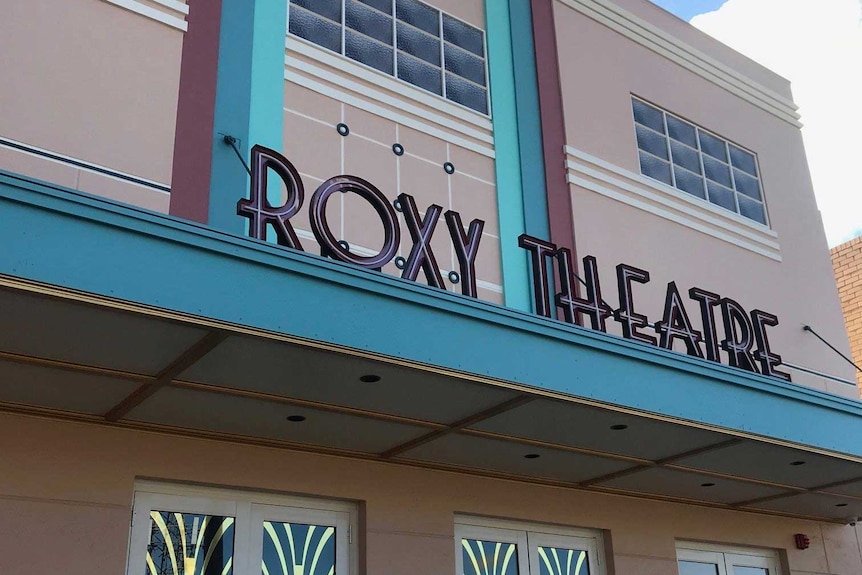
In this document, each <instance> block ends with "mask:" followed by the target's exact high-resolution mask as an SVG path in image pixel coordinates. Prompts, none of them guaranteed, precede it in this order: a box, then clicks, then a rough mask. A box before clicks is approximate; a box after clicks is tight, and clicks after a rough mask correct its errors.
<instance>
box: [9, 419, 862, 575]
mask: <svg viewBox="0 0 862 575" xmlns="http://www.w3.org/2000/svg"><path fill="white" fill-rule="evenodd" d="M0 453H2V454H3V466H2V471H0V572H2V573H15V575H30V574H33V575H37V574H39V575H41V574H43V573H46V572H51V571H54V570H56V568H57V565H58V562H59V564H61V565H62V570H63V572H64V573H68V574H69V575H86V574H89V573H93V572H94V571H96V572H99V573H114V574H119V573H124V571H125V561H126V553H127V548H128V536H129V520H130V515H131V513H130V512H131V502H132V496H133V491H134V484H135V479H136V478H150V479H163V480H175V481H187V482H194V483H199V484H208V485H217V486H225V487H239V488H247V489H254V490H272V491H276V492H282V493H291V494H306V495H312V496H320V497H330V498H341V499H348V500H353V501H357V502H360V503H362V504H363V507H364V511H365V513H364V519H363V520H361V524H360V530H361V531H362V533H363V535H364V539H365V544H364V546H365V556H366V559H365V565H362V566H361V567H364V568H365V569H364V570H363V569H362V568H361V569H360V573H368V574H369V575H371V574H386V575H402V574H403V575H408V574H410V575H432V574H433V575H444V574H447V573H453V571H454V566H455V559H454V544H453V542H454V526H453V521H454V516H455V514H456V513H463V514H475V515H485V516H492V517H499V518H505V519H517V520H526V521H534V522H540V523H550V524H558V525H563V526H573V527H583V528H593V529H601V530H605V536H606V539H608V541H609V544H610V545H609V546H610V548H611V554H612V556H611V557H609V559H612V565H613V566H614V567H613V569H612V570H609V575H676V573H677V570H676V563H675V541H676V540H677V539H684V540H695V541H704V542H715V543H722V544H734V545H747V546H755V547H761V548H772V549H778V550H781V551H782V552H783V553H786V558H787V562H788V564H789V567H790V571H789V572H783V575H803V574H806V575H813V574H829V575H857V574H858V573H860V572H862V557H860V552H859V546H858V540H859V539H858V538H859V536H860V533H859V531H860V530H862V527H858V528H853V527H849V526H841V525H833V524H820V523H814V522H810V521H803V520H795V519H786V518H780V517H770V516H761V515H755V514H749V513H741V512H729V511H722V510H712V509H708V508H702V507H695V506H688V505H680V504H669V503H662V502H656V501H646V500H638V499H632V498H627V497H618V496H605V495H599V494H590V493H584V492H578V491H572V490H565V489H558V488H550V487H543V486H532V485H527V484H521V483H516V482H509V481H502V480H495V479H486V478H479V477H472V476H467V475H462V474H454V473H446V472H438V471H427V470H422V469H416V468H410V467H404V466H398V465H390V464H382V463H375V462H367V461H354V460H348V459H342V458H336V457H328V456H320V455H313V454H304V453H296V452H290V451H284V450H277V449H270V448H263V447H250V446H241V445H237V444H229V443H220V442H215V441H208V440H202V439H201V440H198V439H185V438H179V437H171V436H168V435H161V434H154V433H144V432H136V431H130V430H122V429H118V428H108V427H104V426H97V425H91V424H81V423H64V422H60V421H55V420H54V421H52V420H47V419H41V418H34V417H25V416H16V415H9V414H2V415H0ZM795 533H805V534H807V535H808V536H809V537H810V538H811V547H810V548H809V549H807V550H805V551H798V550H796V549H795V548H793V535H794V534H795ZM361 540H362V538H361V537H360V541H361ZM142 567H143V566H141V567H140V568H135V569H133V570H132V572H133V573H136V572H139V571H140V569H142ZM140 572H142V571H140Z"/></svg>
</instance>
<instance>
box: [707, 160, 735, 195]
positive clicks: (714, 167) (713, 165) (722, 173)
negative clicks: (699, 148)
mask: <svg viewBox="0 0 862 575" xmlns="http://www.w3.org/2000/svg"><path fill="white" fill-rule="evenodd" d="M703 171H704V172H705V175H706V177H707V178H709V179H710V180H712V181H713V182H718V183H719V184H721V185H723V186H727V187H731V186H732V183H731V181H730V168H729V167H727V166H726V165H724V164H722V163H721V162H717V161H715V160H713V159H712V158H708V157H706V156H704V157H703Z"/></svg>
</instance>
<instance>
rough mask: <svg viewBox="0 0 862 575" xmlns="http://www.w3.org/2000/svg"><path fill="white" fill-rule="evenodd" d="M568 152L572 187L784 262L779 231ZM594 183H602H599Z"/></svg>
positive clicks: (579, 152)
mask: <svg viewBox="0 0 862 575" xmlns="http://www.w3.org/2000/svg"><path fill="white" fill-rule="evenodd" d="M565 151H566V154H567V160H566V167H567V168H568V170H567V171H568V175H567V181H568V182H569V184H572V185H575V186H579V187H581V188H584V189H587V190H590V191H593V192H596V193H599V194H601V195H603V196H605V197H608V198H611V199H613V200H616V201H618V202H622V203H624V204H627V205H629V206H632V207H634V208H637V209H640V210H643V211H645V212H648V213H651V214H653V215H656V216H659V217H661V218H664V219H666V220H670V221H672V222H675V223H678V224H681V225H683V226H686V227H688V228H691V229H693V230H696V231H699V232H701V233H704V234H706V235H709V236H712V237H714V238H718V239H720V240H722V241H725V242H728V243H730V244H732V245H735V246H738V247H741V248H744V249H747V250H749V251H752V252H754V253H757V254H760V255H762V256H765V257H768V258H770V259H772V260H775V261H781V246H780V244H779V243H778V241H777V238H778V234H776V233H775V231H773V230H770V229H769V228H766V227H764V226H759V225H757V224H754V223H752V222H743V221H741V220H742V219H743V218H742V217H741V216H739V215H737V214H733V213H731V212H727V213H723V212H724V211H725V210H721V209H719V208H715V207H713V206H711V205H709V204H707V203H706V202H701V201H697V199H696V198H688V197H684V192H680V191H678V190H676V189H674V188H671V187H670V186H664V185H661V184H660V183H658V182H656V183H653V182H652V181H647V180H648V178H646V177H645V176H641V175H639V174H635V173H633V172H629V171H628V170H624V169H622V168H619V167H617V166H614V165H613V164H610V163H608V162H606V161H604V160H601V159H599V158H596V157H594V156H591V155H590V154H587V153H586V152H582V151H580V150H576V149H574V148H572V147H570V146H567V147H566V150H565ZM576 160H580V161H576ZM582 162H583V163H582ZM608 172H611V173H608ZM612 174H616V175H617V176H620V177H619V178H618V177H615V176H614V175H612ZM593 180H598V183H597V182H596V181H593Z"/></svg>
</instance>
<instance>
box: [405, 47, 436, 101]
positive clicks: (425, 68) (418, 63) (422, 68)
mask: <svg viewBox="0 0 862 575" xmlns="http://www.w3.org/2000/svg"><path fill="white" fill-rule="evenodd" d="M398 77H399V78H401V79H402V80H404V81H405V82H410V83H411V84H414V85H416V86H419V87H421V88H425V89H426V90H428V91H429V92H434V93H435V94H438V95H441V96H442V95H443V76H442V72H441V71H440V69H439V68H435V67H433V66H431V65H429V64H427V63H426V62H423V61H422V60H420V59H418V58H414V57H413V56H410V55H409V54H405V53H404V52H399V53H398Z"/></svg>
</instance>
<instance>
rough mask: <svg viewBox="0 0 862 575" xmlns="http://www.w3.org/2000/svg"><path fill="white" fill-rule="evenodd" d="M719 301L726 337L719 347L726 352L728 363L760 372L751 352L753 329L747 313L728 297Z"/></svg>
mask: <svg viewBox="0 0 862 575" xmlns="http://www.w3.org/2000/svg"><path fill="white" fill-rule="evenodd" d="M720 303H721V316H722V318H723V319H724V337H725V338H726V339H725V340H724V341H722V342H721V349H723V350H724V351H726V352H727V355H728V363H730V365H731V366H733V367H739V368H742V369H745V370H747V371H753V372H754V373H760V372H759V371H758V370H757V365H755V363H754V356H753V355H752V353H751V348H752V347H754V333H753V332H754V329H753V328H752V327H751V320H750V319H749V318H748V314H747V313H745V310H744V309H743V308H742V306H741V305H739V304H738V303H737V302H735V301H733V300H732V299H730V298H722V300H721V302H720ZM737 327H738V328H739V331H737Z"/></svg>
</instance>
